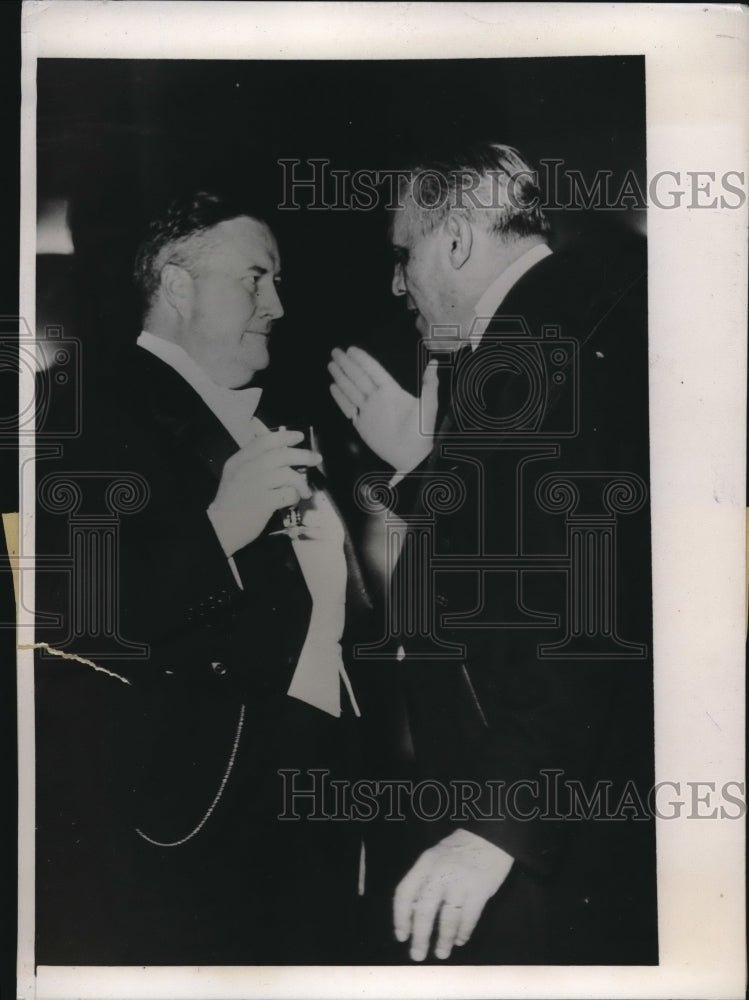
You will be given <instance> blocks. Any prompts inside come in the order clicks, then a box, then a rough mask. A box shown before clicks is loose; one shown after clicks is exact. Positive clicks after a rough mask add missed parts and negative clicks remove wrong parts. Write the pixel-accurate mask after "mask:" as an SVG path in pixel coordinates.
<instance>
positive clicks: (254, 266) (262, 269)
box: [247, 264, 268, 275]
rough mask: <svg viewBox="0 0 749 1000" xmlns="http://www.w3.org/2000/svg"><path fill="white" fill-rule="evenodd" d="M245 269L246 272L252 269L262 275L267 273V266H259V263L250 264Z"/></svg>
mask: <svg viewBox="0 0 749 1000" xmlns="http://www.w3.org/2000/svg"><path fill="white" fill-rule="evenodd" d="M247 271H248V272H250V271H254V272H255V274H261V275H262V274H267V273H268V268H267V267H261V266H260V265H259V264H250V266H249V267H248V268H247Z"/></svg>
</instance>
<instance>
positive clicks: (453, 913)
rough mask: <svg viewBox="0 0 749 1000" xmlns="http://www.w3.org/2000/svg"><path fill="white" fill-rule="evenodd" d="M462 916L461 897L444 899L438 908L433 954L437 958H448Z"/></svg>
mask: <svg viewBox="0 0 749 1000" xmlns="http://www.w3.org/2000/svg"><path fill="white" fill-rule="evenodd" d="M462 916H463V897H462V895H461V896H456V897H455V898H448V899H446V900H445V902H444V904H443V906H442V909H441V910H440V918H439V936H438V938H437V944H436V945H435V946H434V954H435V955H436V956H437V958H443V959H444V958H449V957H450V952H451V951H452V950H453V945H454V944H455V938H456V937H457V934H458V927H459V926H460V922H461V919H462Z"/></svg>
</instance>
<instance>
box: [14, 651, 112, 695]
mask: <svg viewBox="0 0 749 1000" xmlns="http://www.w3.org/2000/svg"><path fill="white" fill-rule="evenodd" d="M16 648H17V649H46V650H47V652H48V653H51V654H52V655H53V656H60V657H62V659H63V660H75V662H76V663H84V664H85V665H86V666H87V667H93V668H94V670H98V671H99V672H100V673H102V674H107V676H108V677H114V678H115V680H118V681H122V683H123V684H128V685H129V684H130V681H129V680H128V679H127V677H121V676H120V674H116V673H114V671H112V670H107V668H106V667H101V666H99V664H98V663H94V661H93V660H87V659H86V657H85V656H78V655H77V654H76V653H65V652H63V650H62V649H55V648H54V647H53V646H50V644H49V643H48V642H32V643H28V644H26V645H22V646H17V647H16Z"/></svg>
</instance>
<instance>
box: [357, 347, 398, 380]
mask: <svg viewBox="0 0 749 1000" xmlns="http://www.w3.org/2000/svg"><path fill="white" fill-rule="evenodd" d="M346 353H347V354H348V356H349V358H350V359H351V360H352V361H355V362H356V363H357V364H358V365H359V367H360V368H362V369H363V370H364V371H365V372H366V373H367V375H369V377H370V378H371V380H372V381H373V382H374V384H375V386H377V387H378V388H379V387H380V386H383V385H387V384H388V383H389V382H392V381H393V376H392V375H391V374H390V372H389V371H388V370H387V368H383V366H382V365H381V364H380V362H379V361H375V359H374V358H373V357H372V355H371V354H367V352H366V351H363V350H362V349H361V347H349V349H348V351H347V352H346Z"/></svg>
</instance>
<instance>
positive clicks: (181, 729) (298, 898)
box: [37, 192, 367, 965]
mask: <svg viewBox="0 0 749 1000" xmlns="http://www.w3.org/2000/svg"><path fill="white" fill-rule="evenodd" d="M135 277H136V281H137V284H138V286H139V288H140V291H141V292H142V294H143V298H144V303H145V311H144V321H143V330H142V332H141V333H140V335H139V337H138V340H137V344H136V345H134V346H133V347H132V348H131V349H130V350H129V351H127V352H126V354H125V356H124V357H123V358H122V359H121V361H120V364H119V365H118V366H117V368H116V376H115V377H113V378H111V379H109V380H100V381H97V383H96V385H95V387H94V389H93V392H89V393H87V395H86V400H85V402H86V407H85V409H84V413H83V420H84V424H83V429H82V434H81V436H80V439H79V440H78V441H77V442H74V443H73V444H72V445H67V446H66V450H65V454H64V456H63V458H62V460H60V461H59V462H54V463H51V462H50V461H48V460H45V458H44V457H41V458H40V461H39V469H38V481H39V490H40V492H39V497H40V508H39V512H40V518H39V535H38V538H37V551H38V552H39V553H40V554H41V553H44V554H45V555H47V554H50V553H54V552H55V551H56V548H57V551H58V552H59V551H60V548H61V547H64V546H65V545H66V544H67V538H68V535H67V529H68V527H69V524H68V518H67V517H65V518H63V517H61V515H60V510H61V508H60V506H59V504H58V505H56V504H55V503H54V502H52V501H51V499H50V498H53V497H55V496H57V497H59V496H61V495H63V493H64V490H65V489H66V488H67V489H70V490H73V491H76V490H77V491H79V493H80V496H81V498H82V499H81V500H80V504H81V506H82V507H83V508H86V507H87V505H90V504H91V503H93V502H95V500H94V498H92V493H93V491H94V490H95V489H96V488H99V489H103V490H104V491H105V504H106V505H107V506H108V509H109V511H110V520H111V511H112V509H115V510H116V512H117V515H118V517H117V520H118V525H117V537H116V538H115V539H114V540H113V541H112V540H111V539H110V550H109V551H110V560H109V562H107V563H105V564H101V563H97V559H98V558H99V557H100V554H101V550H99V549H97V537H95V535H96V526H95V523H94V522H95V520H96V519H95V517H94V518H93V519H92V521H90V522H88V525H89V529H90V530H89V532H88V535H87V536H86V538H85V540H84V542H83V547H84V549H85V552H86V555H85V558H84V565H83V566H82V567H81V566H80V565H78V568H77V569H76V568H74V570H73V573H72V575H71V574H68V575H66V576H62V575H61V574H59V573H54V572H52V573H48V574H45V573H40V574H39V585H38V589H37V610H38V612H39V614H40V628H39V630H38V638H39V639H40V640H43V641H47V642H49V645H51V646H53V647H62V648H63V650H64V651H65V652H71V653H74V654H76V655H78V656H82V657H83V658H84V659H85V660H88V661H89V662H88V663H81V662H80V661H77V662H72V661H65V662H64V666H63V667H62V668H61V666H60V661H59V660H56V661H54V662H50V660H49V659H48V658H47V659H40V661H39V663H38V669H37V713H38V714H37V727H38V733H39V771H38V790H39V803H40V806H39V822H40V826H39V851H38V859H39V860H38V864H39V871H38V880H37V881H38V913H39V917H38V919H39V924H38V955H37V957H38V960H39V961H40V962H43V963H46V964H66V965H71V964H108V963H115V964H134V963H135V964H164V963H165V964H190V965H193V964H206V963H210V964H263V965H266V964H269V965H272V964H287V963H289V964H290V963H302V964H313V963H321V964H326V963H329V962H336V961H337V962H347V961H351V960H352V957H353V952H352V949H353V947H354V945H355V940H354V936H355V935H354V929H353V928H354V923H353V916H354V912H355V907H356V905H357V892H358V887H359V881H360V878H361V871H360V866H361V843H360V837H359V836H358V834H357V833H356V831H354V830H353V829H352V826H351V824H348V823H346V822H340V821H338V822H319V823H315V822H313V821H309V822H308V821H305V819H304V817H305V815H309V814H310V813H313V812H314V811H315V810H318V811H319V810H320V809H321V808H322V803H321V802H320V801H317V802H311V801H309V800H306V799H303V797H302V798H298V799H297V800H296V801H295V803H294V804H295V809H294V810H289V809H288V807H287V801H286V798H285V796H286V791H285V784H284V778H283V775H282V774H280V773H279V772H281V771H286V772H302V777H301V778H300V779H299V782H300V784H299V787H302V788H303V787H307V785H308V784H309V781H308V778H307V777H306V774H307V772H308V771H309V770H311V769H314V768H319V769H324V770H328V771H330V772H331V776H333V777H335V776H337V777H339V778H345V777H346V776H347V775H348V774H349V773H350V770H351V768H355V767H356V759H357V757H356V755H357V752H358V741H359V733H358V724H359V719H358V715H359V706H358V703H357V700H356V694H355V692H354V689H353V687H352V683H351V680H350V678H349V676H348V674H347V672H346V667H345V666H344V662H343V652H342V650H343V649H344V648H346V646H347V643H348V641H349V637H348V635H344V632H345V631H346V629H351V628H354V627H355V626H354V625H353V624H352V622H353V621H355V618H356V614H357V612H358V611H361V612H362V613H366V608H367V598H366V594H365V592H364V591H363V588H362V586H361V584H360V578H359V577H358V576H357V573H356V566H355V563H354V562H353V561H352V559H351V557H350V546H349V543H348V539H347V537H346V534H345V529H344V527H343V525H342V523H341V522H340V519H339V517H338V513H337V510H336V508H335V506H334V504H333V503H332V501H331V500H330V498H329V496H328V494H327V492H326V491H325V489H324V488H323V487H322V480H320V479H319V478H318V479H317V480H316V482H317V484H318V486H320V487H321V488H319V489H315V490H314V491H313V489H312V488H311V487H312V484H313V480H312V476H313V470H314V469H315V467H316V466H317V465H318V464H319V463H320V459H321V456H320V454H319V453H317V452H316V451H314V450H312V449H311V448H310V447H301V446H300V443H301V441H302V433H300V432H298V431H292V430H285V429H280V430H275V431H270V430H269V429H268V423H269V419H268V416H267V414H266V413H265V412H264V410H263V403H262V400H261V390H260V389H257V388H253V387H250V388H247V386H248V384H249V383H251V382H252V380H253V378H254V376H255V374H256V373H257V372H259V371H261V370H262V369H264V368H265V367H266V366H267V365H268V363H269V355H268V340H269V337H270V336H271V334H272V330H273V326H274V323H275V322H276V321H277V320H278V319H279V318H280V317H281V316H282V315H283V308H282V305H281V301H280V298H279V292H278V284H279V279H280V259H279V251H278V247H277V244H276V241H275V238H274V236H273V233H272V232H271V230H270V228H269V226H268V225H267V224H266V223H265V222H264V221H262V219H261V218H260V217H259V216H258V215H256V214H254V213H251V212H249V211H248V210H247V209H246V208H244V207H243V206H242V205H239V204H237V203H232V202H230V201H228V200H226V199H224V198H222V197H220V196H218V195H215V194H211V193H206V192H199V193H197V194H194V195H191V196H189V197H187V198H183V199H180V200H177V201H175V202H173V203H172V204H171V205H170V207H169V208H168V210H167V211H166V212H165V213H164V214H163V215H162V216H160V217H159V218H157V219H156V220H154V222H153V223H152V224H151V226H150V229H149V231H148V233H147V235H146V238H145V239H144V241H143V243H142V244H141V246H140V249H139V251H138V255H137V260H136V268H135ZM261 414H262V416H261ZM303 467H307V468H308V469H309V470H310V473H309V477H310V478H309V479H308V478H307V477H306V476H305V474H304V471H303ZM300 470H301V471H300ZM61 484H67V486H65V485H61ZM71 484H72V485H71ZM97 484H99V486H98V487H97ZM61 490H62V493H61V492H60V491H61ZM300 502H301V503H302V504H304V505H305V508H306V513H305V514H304V521H303V525H302V527H301V528H299V527H297V528H292V529H291V530H290V531H287V530H285V529H284V527H283V521H284V519H283V512H284V511H285V510H287V509H288V508H290V507H295V506H296V505H298V504H300ZM113 505H114V507H113ZM79 509H80V507H76V509H75V511H74V512H73V513H72V514H71V515H70V523H71V524H72V521H73V519H74V518H75V517H76V516H77V513H78V510H79ZM90 512H91V508H90V506H88V508H87V513H90ZM97 513H98V514H99V517H100V520H101V515H102V513H103V509H102V511H98V512H97ZM84 534H85V532H84ZM61 539H62V542H61ZM97 573H98V574H99V575H98V576H97ZM87 587H88V588H89V589H88V590H87V589H86V588H87ZM81 592H82V593H83V597H82V599H81ZM97 609H98V611H97ZM50 611H59V612H61V619H60V620H61V622H62V633H61V631H60V628H59V627H57V628H55V627H54V626H53V625H50V624H46V625H45V624H44V614H45V613H47V612H50ZM106 616H109V618H107V617H106ZM112 619H113V620H112ZM344 619H346V621H345V620H344ZM47 621H48V622H49V620H47ZM81 621H83V622H84V625H81ZM105 640H106V641H105ZM107 642H108V643H109V646H107ZM128 650H129V653H128ZM107 654H109V655H107ZM101 666H104V669H98V668H99V667H101ZM107 671H108V672H107ZM61 709H62V710H61ZM289 811H293V812H295V813H297V814H298V815H299V817H300V819H299V821H294V820H293V819H286V820H280V819H279V818H278V817H279V815H280V814H282V813H284V812H286V813H288V812H289Z"/></svg>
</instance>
